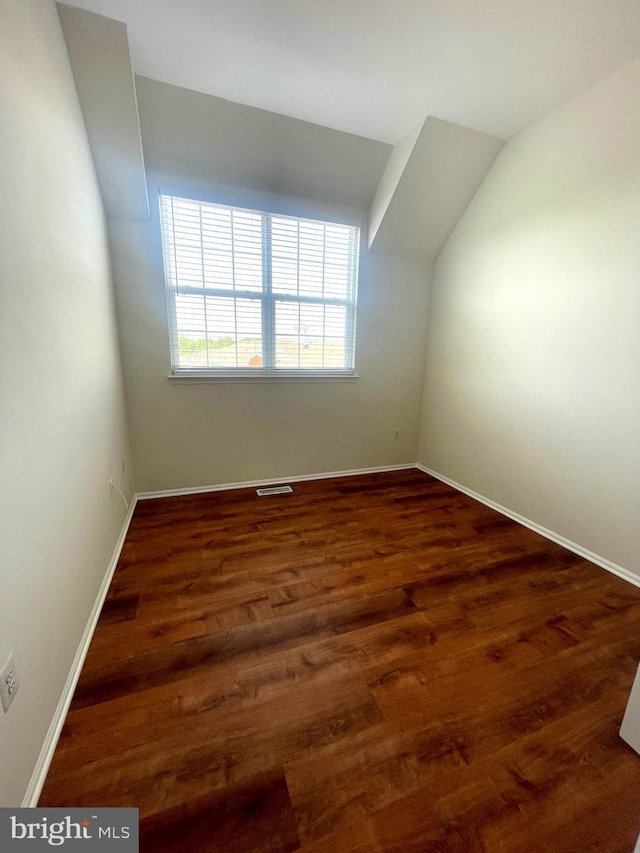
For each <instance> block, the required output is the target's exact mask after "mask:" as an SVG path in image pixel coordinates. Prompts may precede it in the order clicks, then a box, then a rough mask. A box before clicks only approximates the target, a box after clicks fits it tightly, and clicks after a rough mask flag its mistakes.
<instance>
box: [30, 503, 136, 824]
mask: <svg viewBox="0 0 640 853" xmlns="http://www.w3.org/2000/svg"><path fill="white" fill-rule="evenodd" d="M136 503H137V496H136V495H134V497H133V499H132V501H131V504H130V506H129V510H128V512H127V515H126V517H125V520H124V524H123V525H122V530H121V531H120V536H119V537H118V541H117V542H116V546H115V549H114V551H113V555H112V557H111V560H110V561H109V565H108V567H107V571H106V573H105V576H104V578H103V579H102V583H101V584H100V589H99V591H98V595H97V597H96V600H95V602H94V605H93V608H92V610H91V615H90V616H89V620H88V622H87V625H86V627H85V629H84V633H83V635H82V639H81V640H80V645H79V646H78V651H77V652H76V656H75V658H74V659H73V663H72V664H71V669H70V671H69V676H68V677H67V681H66V683H65V685H64V689H63V691H62V695H61V696H60V701H59V702H58V706H57V708H56V710H55V713H54V715H53V719H52V721H51V725H50V726H49V731H48V732H47V736H46V738H45V740H44V744H43V746H42V749H41V750H40V755H39V756H38V761H37V762H36V766H35V769H34V771H33V774H32V776H31V781H30V782H29V787H28V788H27V793H26V794H25V796H24V799H23V801H22V807H23V808H34V807H35V806H37V805H38V800H39V799H40V794H41V792H42V786H43V785H44V782H45V779H46V778H47V773H48V772H49V766H50V765H51V760H52V758H53V753H54V752H55V749H56V746H57V745H58V740H59V738H60V733H61V732H62V727H63V725H64V721H65V719H66V716H67V711H68V710H69V705H70V704H71V700H72V698H73V693H74V691H75V689H76V685H77V683H78V679H79V678H80V672H81V670H82V666H83V664H84V661H85V658H86V656H87V652H88V651H89V645H90V643H91V640H92V638H93V633H94V631H95V629H96V625H97V624H98V619H99V618H100V612H101V610H102V605H103V604H104V600H105V598H106V597H107V592H108V591H109V586H110V584H111V579H112V578H113V574H114V572H115V570H116V566H117V565H118V560H119V559H120V552H121V551H122V546H123V545H124V540H125V538H126V535H127V532H128V530H129V525H130V523H131V518H132V517H133V511H134V509H135V508H136Z"/></svg>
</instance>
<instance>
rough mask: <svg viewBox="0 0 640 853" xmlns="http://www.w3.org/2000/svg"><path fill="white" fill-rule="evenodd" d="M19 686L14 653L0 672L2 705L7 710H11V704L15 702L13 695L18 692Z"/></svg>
mask: <svg viewBox="0 0 640 853" xmlns="http://www.w3.org/2000/svg"><path fill="white" fill-rule="evenodd" d="M19 686H20V684H19V682H18V676H17V675H16V665H15V663H14V661H13V653H12V654H10V655H9V660H8V661H7V662H6V663H5V665H4V666H3V667H2V672H0V699H2V707H3V708H4V710H5V712H6V711H8V710H9V705H10V704H11V703H12V702H13V697H14V696H15V695H16V693H17V692H18V687H19Z"/></svg>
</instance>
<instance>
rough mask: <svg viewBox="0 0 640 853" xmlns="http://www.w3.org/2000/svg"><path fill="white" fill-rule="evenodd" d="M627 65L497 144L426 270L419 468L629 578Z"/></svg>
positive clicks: (639, 196) (633, 564) (639, 359)
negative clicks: (428, 292)
mask: <svg viewBox="0 0 640 853" xmlns="http://www.w3.org/2000/svg"><path fill="white" fill-rule="evenodd" d="M639 105H640V61H635V62H633V63H632V64H630V65H628V66H626V67H625V68H624V69H622V70H621V71H619V72H617V73H616V74H615V75H613V76H612V77H609V78H607V79H606V80H605V81H603V82H602V83H600V84H598V85H597V86H595V87H594V88H592V89H591V90H589V91H588V92H587V93H585V94H584V95H582V96H581V97H579V98H577V99H575V100H574V101H572V102H570V103H569V104H567V105H565V106H564V107H562V108H560V109H558V110H556V111H555V112H553V113H552V114H551V115H549V116H548V117H547V118H545V119H544V120H542V121H540V122H538V123H537V124H535V125H534V126H533V127H531V128H530V129H528V130H527V131H525V132H523V133H521V134H520V135H519V136H517V137H515V138H514V139H513V140H512V141H510V142H509V143H508V144H507V145H506V146H505V148H504V149H503V151H502V153H501V154H500V156H499V158H498V160H497V161H496V163H495V165H494V167H493V169H492V170H491V172H490V173H489V175H488V177H487V178H486V179H485V181H484V183H483V185H482V187H481V188H480V190H479V191H478V193H477V194H476V196H475V198H474V200H473V201H472V203H471V205H470V206H469V208H468V209H467V211H466V213H465V215H464V216H463V218H462V220H461V221H460V223H459V225H458V227H457V229H456V230H455V231H454V233H453V235H452V237H451V238H450V239H449V241H448V243H447V245H446V246H445V248H444V250H443V252H442V253H441V255H440V258H439V260H438V263H437V267H436V272H435V279H434V290H433V298H432V304H431V321H430V327H429V341H428V354H427V362H426V364H427V370H426V385H425V394H424V401H423V421H422V433H421V440H420V452H419V459H420V461H421V462H422V463H423V464H425V465H427V466H429V467H430V468H432V469H434V470H436V471H438V472H440V473H441V474H444V475H446V476H448V477H450V478H452V479H453V480H456V481H457V482H459V483H461V484H463V485H464V486H466V487H468V488H471V489H473V490H475V491H477V492H479V493H480V494H482V495H484V496H485V497H488V498H490V499H492V500H494V501H497V502H498V503H500V504H502V505H503V506H506V507H508V508H510V509H511V510H514V511H516V512H518V513H521V514H522V515H524V516H525V517H528V518H529V519H531V520H533V521H535V522H537V523H538V524H541V525H543V526H544V527H547V528H549V529H551V530H553V531H554V532H556V533H558V534H560V535H562V536H564V537H566V538H568V539H569V540H571V541H573V542H575V543H578V544H579V545H581V546H582V547H584V548H587V549H589V550H590V551H592V552H595V553H596V554H598V555H600V556H602V557H604V558H606V559H609V560H611V561H613V562H614V563H617V564H619V565H621V566H623V567H625V568H627V569H629V570H632V571H636V572H638V573H639V574H640V524H639V523H638V520H639V519H640V478H639V477H638V471H639V463H640V453H639V450H640V446H639V445H640V429H639V426H640V417H639V416H640V334H639V331H640V330H639V328H638V324H639V319H640V146H639V145H638V139H640V109H638V107H639Z"/></svg>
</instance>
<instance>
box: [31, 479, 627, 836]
mask: <svg viewBox="0 0 640 853" xmlns="http://www.w3.org/2000/svg"><path fill="white" fill-rule="evenodd" d="M639 627H640V590H639V589H636V588H634V587H633V586H631V585H629V584H627V583H626V582H624V581H622V580H619V579H618V578H616V577H614V576H612V575H610V574H608V573H607V572H606V571H604V570H603V569H600V568H597V567H595V566H593V565H592V564H590V563H588V562H586V561H585V560H582V559H581V558H579V557H577V556H575V555H574V554H572V553H570V552H568V551H566V550H564V549H563V548H560V547H559V546H557V545H554V544H552V543H550V542H549V541H547V540H546V539H543V538H542V537H540V536H538V535H537V534H535V533H533V532H532V531H530V530H528V529H527V528H524V527H521V526H519V525H517V524H515V523H514V522H511V521H510V520H508V519H506V518H504V517H502V516H501V515H499V514H498V513H496V512H494V511H492V510H490V509H488V508H487V507H485V506H483V505H481V504H479V503H477V502H476V501H474V500H472V499H471V498H468V497H466V496H465V495H463V494H461V493H459V492H457V491H456V490H454V489H452V488H450V487H448V486H446V485H444V484H442V483H440V482H438V481H437V480H434V479H433V478H431V477H429V476H428V475H426V474H423V473H421V472H419V471H417V470H409V471H398V472H392V473H385V474H376V475H364V476H359V477H351V478H335V479H331V480H317V481H310V482H306V483H296V484H295V485H294V492H293V494H288V495H278V496H271V497H263V498H259V497H257V496H256V494H255V492H254V491H253V490H249V489H246V490H239V491H230V492H216V493H210V494H203V495H197V496H188V497H180V498H167V499H162V500H150V501H145V502H141V503H139V504H138V506H137V508H136V512H135V515H134V518H133V522H132V524H131V528H130V531H129V535H128V536H127V540H126V543H125V546H124V549H123V552H122V556H121V559H120V562H119V565H118V568H117V571H116V574H115V576H114V579H113V583H112V585H111V589H110V591H109V595H108V599H107V602H106V604H105V607H104V610H103V613H102V616H101V619H100V622H99V625H98V628H97V630H96V633H95V636H94V639H93V642H92V644H91V648H90V650H89V654H88V657H87V660H86V663H85V666H84V669H83V671H82V676H81V678H80V682H79V684H78V688H77V690H76V693H75V696H74V700H73V704H72V706H71V710H70V712H69V715H68V717H67V721H66V724H65V727H64V730H63V733H62V736H61V739H60V742H59V745H58V748H57V750H56V753H55V756H54V759H53V763H52V765H51V769H50V772H49V775H48V778H47V782H46V785H45V788H44V791H43V793H42V797H41V800H40V805H41V806H89V805H91V806H138V807H139V809H140V818H141V849H142V850H143V851H150V853H156V851H157V853H163V851H188V853H198V851H216V853H217V851H220V853H254V851H269V852H270V853H287V851H296V850H299V851H301V853H424V851H439V853H442V851H484V853H525V851H526V853H536V851H540V853H542V851H545V853H548V852H549V851H551V853H555V852H556V851H557V853H589V851H591V853H631V851H632V850H633V847H634V843H635V840H636V837H637V836H638V833H639V832H640V756H638V755H636V753H634V752H633V751H632V750H631V749H630V748H629V747H628V746H627V745H626V744H625V743H624V742H623V741H622V740H621V739H620V738H619V736H618V729H619V726H620V722H621V719H622V714H623V712H624V708H625V704H626V701H627V697H628V694H629V691H630V689H631V684H632V681H633V677H634V674H635V669H636V666H637V664H638V661H640V630H639Z"/></svg>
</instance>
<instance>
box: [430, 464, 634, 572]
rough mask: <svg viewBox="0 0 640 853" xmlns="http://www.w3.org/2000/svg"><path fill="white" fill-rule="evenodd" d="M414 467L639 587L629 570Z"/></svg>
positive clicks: (487, 500) (450, 480)
mask: <svg viewBox="0 0 640 853" xmlns="http://www.w3.org/2000/svg"><path fill="white" fill-rule="evenodd" d="M415 467H416V468H419V469H420V471H424V473H425V474H430V475H431V476H432V477H435V478H436V480H441V481H442V482H443V483H446V484H447V485H449V486H453V488H454V489H457V490H458V491H459V492H463V493H464V494H465V495H469V497H470V498H474V499H475V500H477V501H480V503H483V504H485V505H486V506H488V507H491V509H495V510H496V511H497V512H499V513H501V514H502V515H506V516H507V518H511V519H512V520H513V521H517V522H518V524H522V525H524V527H528V528H529V529H530V530H533V531H535V532H536V533H539V534H540V535H541V536H544V537H545V539H550V540H551V541H552V542H555V543H556V545H562V547H563V548H566V549H567V550H568V551H573V553H574V554H578V556H579V557H584V559H585V560H589V562H590V563H595V565H596V566H600V568H601V569H606V570H607V571H608V572H611V574H613V575H617V577H619V578H622V580H625V581H628V583H630V584H633V586H637V587H640V577H639V576H638V575H636V574H635V573H634V572H631V571H629V569H625V568H624V567H623V566H619V565H618V564H617V563H613V562H612V561H611V560H607V559H606V557H601V556H600V555H599V554H594V553H593V551H588V550H587V549H586V548H583V547H582V545H578V544H577V542H572V541H571V540H570V539H566V538H565V537H564V536H560V534H559V533H555V532H554V531H553V530H549V529H548V528H546V527H543V526H542V525H541V524H538V523H537V522H535V521H531V519H530V518H525V516H524V515H520V513H519V512H514V511H513V510H512V509H508V508H507V507H506V506H502V504H499V503H496V502H495V501H492V500H490V499H489V498H485V496H484V495H480V494H478V492H474V491H473V489H468V488H467V487H466V486H463V485H462V484H461V483H457V482H456V481H455V480H452V479H451V478H449V477H445V476H444V474H439V473H438V472H437V471H432V470H431V468H427V467H426V466H425V465H421V464H420V463H416V466H415Z"/></svg>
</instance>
